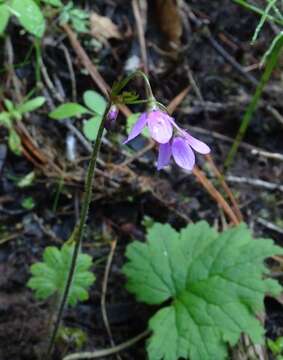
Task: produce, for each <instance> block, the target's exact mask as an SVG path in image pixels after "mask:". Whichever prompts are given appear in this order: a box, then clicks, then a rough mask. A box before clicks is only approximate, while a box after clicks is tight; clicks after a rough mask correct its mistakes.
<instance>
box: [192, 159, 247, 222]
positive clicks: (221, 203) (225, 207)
mask: <svg viewBox="0 0 283 360" xmlns="http://www.w3.org/2000/svg"><path fill="white" fill-rule="evenodd" d="M193 174H194V175H195V177H196V178H197V180H198V181H199V182H200V183H201V184H202V185H203V187H204V188H205V189H206V190H207V192H208V193H209V194H210V195H211V197H212V198H213V199H214V200H216V202H217V203H218V204H219V206H221V208H222V209H223V211H224V212H225V213H226V215H227V216H228V217H229V219H230V220H231V221H232V222H233V224H234V225H238V224H239V223H240V222H239V220H238V218H237V216H236V215H235V214H234V212H233V210H232V209H231V207H230V205H229V204H228V203H227V201H226V200H225V199H224V198H223V196H222V195H221V194H220V192H219V191H218V190H216V188H215V187H214V185H213V184H212V183H211V182H210V181H209V180H208V178H207V177H206V176H205V175H204V173H203V172H202V171H201V170H200V169H199V168H198V167H197V166H195V167H194V169H193Z"/></svg>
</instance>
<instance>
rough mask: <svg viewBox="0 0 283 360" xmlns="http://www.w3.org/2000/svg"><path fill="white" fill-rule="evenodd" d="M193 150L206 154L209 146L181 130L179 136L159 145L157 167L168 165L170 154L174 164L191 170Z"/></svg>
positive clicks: (193, 156)
mask: <svg viewBox="0 0 283 360" xmlns="http://www.w3.org/2000/svg"><path fill="white" fill-rule="evenodd" d="M179 129H180V128H179ZM180 130H181V129H180ZM193 150H195V151H196V152H198V153H200V154H208V153H209V152H210V148H209V147H208V146H207V145H206V144H205V143H203V142H202V141H200V140H198V139H196V138H194V137H193V136H191V135H190V134H188V133H187V132H186V131H184V130H181V132H180V135H179V136H177V137H175V138H174V139H173V140H172V141H170V142H168V143H166V144H161V145H160V146H159V154H158V160H157V169H158V170H161V169H162V168H163V167H164V166H166V165H168V164H169V162H170V159H171V156H173V158H174V160H175V162H176V164H177V165H179V166H180V167H181V168H183V169H186V170H192V169H193V167H194V165H195V154H194V152H193Z"/></svg>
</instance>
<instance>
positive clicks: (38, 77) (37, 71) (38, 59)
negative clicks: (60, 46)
mask: <svg viewBox="0 0 283 360" xmlns="http://www.w3.org/2000/svg"><path fill="white" fill-rule="evenodd" d="M34 48H35V79H36V86H39V85H40V84H41V74H40V64H41V48H40V40H39V39H37V38H36V39H35V40H34Z"/></svg>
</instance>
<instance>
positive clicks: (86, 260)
mask: <svg viewBox="0 0 283 360" xmlns="http://www.w3.org/2000/svg"><path fill="white" fill-rule="evenodd" d="M73 251H74V246H73V245H68V244H65V245H63V246H62V248H61V249H58V248H57V247H55V246H48V247H47V248H46V249H45V250H44V252H43V262H38V263H36V264H33V265H32V266H31V273H32V276H31V278H30V280H29V281H28V283H27V286H28V287H29V288H31V289H32V290H34V292H35V297H36V298H37V299H39V300H45V299H48V298H50V297H51V296H59V297H60V296H61V295H62V294H63V292H64V289H65V284H66V279H67V276H68V272H69V269H70V264H71V259H72V254H73ZM91 266H92V260H91V257H90V256H89V255H86V254H82V253H80V254H79V257H78V262H77V265H76V269H75V274H74V278H73V281H72V285H71V289H70V292H69V296H68V301H67V303H68V304H69V305H72V306H73V305H76V304H77V302H78V301H85V300H87V299H88V297H89V295H88V290H89V287H90V286H91V285H92V284H93V283H94V281H95V276H94V275H93V274H92V273H91V272H90V271H89V269H90V268H91Z"/></svg>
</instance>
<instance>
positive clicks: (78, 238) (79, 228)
mask: <svg viewBox="0 0 283 360" xmlns="http://www.w3.org/2000/svg"><path fill="white" fill-rule="evenodd" d="M109 109H110V104H109V105H108V107H107V109H106V110H105V113H104V116H103V119H102V121H101V124H100V127H99V130H98V134H97V138H96V141H95V144H94V146H93V150H92V154H91V158H90V162H89V165H88V170H87V175H86V182H85V191H84V196H83V202H82V208H81V214H80V219H79V223H78V224H77V225H76V228H75V235H74V242H75V247H74V252H73V256H72V260H71V265H70V269H69V273H68V278H67V282H66V285H65V289H64V293H63V296H62V298H61V302H60V305H59V309H58V314H57V317H56V321H55V324H54V328H53V331H52V334H51V337H50V340H49V344H48V349H47V354H46V357H45V358H46V359H47V360H48V359H49V358H50V356H51V355H52V351H53V347H54V344H55V340H56V336H57V333H58V329H59V326H60V323H61V320H62V317H63V312H64V309H65V306H66V304H67V299H68V295H69V292H70V288H71V285H72V280H73V277H74V273H75V269H76V263H77V259H78V255H79V252H80V248H81V244H82V240H83V236H84V229H85V224H86V221H87V217H88V211H89V206H90V202H91V198H92V190H93V184H94V174H95V168H96V161H97V157H98V154H99V150H100V145H101V139H102V135H103V130H104V125H105V121H106V116H107V113H108V111H109Z"/></svg>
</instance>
